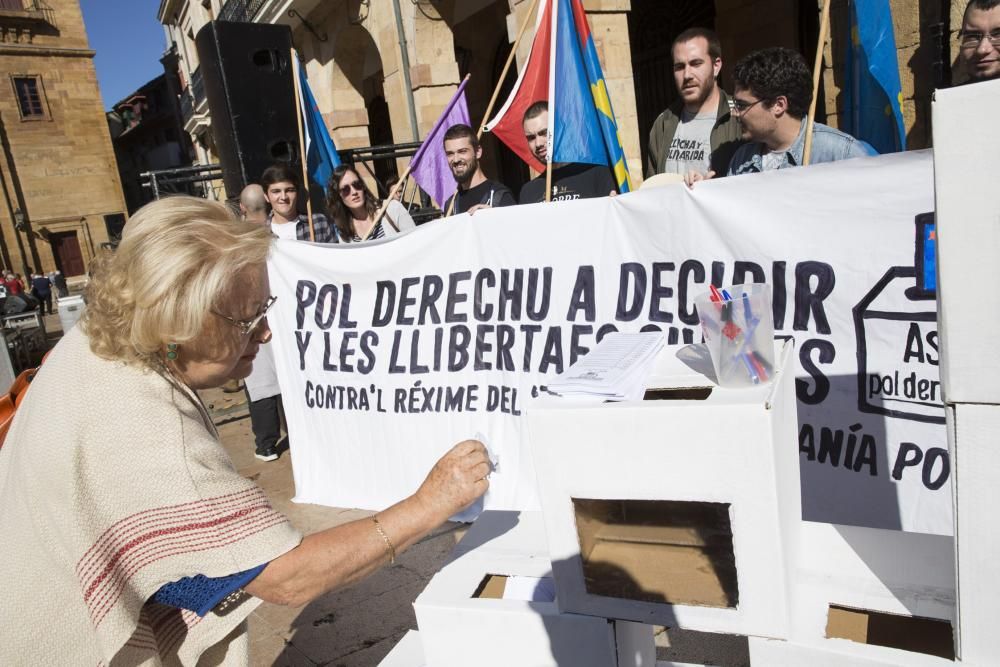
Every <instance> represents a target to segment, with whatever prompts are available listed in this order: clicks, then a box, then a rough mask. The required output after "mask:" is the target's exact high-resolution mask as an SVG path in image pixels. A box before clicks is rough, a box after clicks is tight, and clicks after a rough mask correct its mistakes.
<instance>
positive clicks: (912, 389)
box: [854, 266, 944, 424]
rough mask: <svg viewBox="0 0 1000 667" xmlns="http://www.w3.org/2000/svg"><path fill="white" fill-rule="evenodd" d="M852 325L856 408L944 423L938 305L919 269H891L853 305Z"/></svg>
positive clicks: (899, 267) (898, 267)
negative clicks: (855, 352) (926, 289)
mask: <svg viewBox="0 0 1000 667" xmlns="http://www.w3.org/2000/svg"><path fill="white" fill-rule="evenodd" d="M854 327H855V335H856V337H857V346H858V409H859V410H860V411H861V412H867V413H869V414H879V415H886V416H889V417H898V418H902V419H910V420H914V421H920V422H930V423H934V424H943V423H944V404H943V398H942V395H941V382H940V379H941V378H940V369H939V366H938V360H939V355H938V347H939V342H938V341H939V338H938V325H937V310H936V304H935V300H934V295H933V294H927V293H926V292H924V291H923V290H920V289H918V285H917V271H916V270H915V269H914V268H912V267H903V266H895V267H892V268H890V269H889V270H888V271H887V272H886V273H885V275H884V276H883V277H882V279H881V280H879V282H878V283H876V284H875V285H874V286H873V287H872V289H871V290H870V291H869V292H868V294H866V295H865V297H864V298H863V299H862V300H861V301H860V302H859V303H858V305H857V306H855V308H854ZM876 360H878V362H879V363H878V365H877V364H876Z"/></svg>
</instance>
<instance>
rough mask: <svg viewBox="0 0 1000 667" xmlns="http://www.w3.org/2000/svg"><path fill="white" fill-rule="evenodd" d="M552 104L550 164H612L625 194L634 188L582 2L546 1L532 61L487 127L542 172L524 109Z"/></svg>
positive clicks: (531, 56)
mask: <svg viewBox="0 0 1000 667" xmlns="http://www.w3.org/2000/svg"><path fill="white" fill-rule="evenodd" d="M542 100H547V101H548V104H549V127H548V137H549V151H548V160H549V161H551V162H584V163H587V164H603V165H608V166H609V167H611V169H612V170H613V171H614V175H615V180H616V181H617V183H618V189H619V191H620V192H628V191H629V190H630V189H631V187H632V182H631V178H630V176H629V172H628V166H627V165H626V164H625V151H624V150H623V149H622V143H621V138H620V137H619V135H618V124H617V123H616V122H615V114H614V110H613V109H612V107H611V98H610V97H608V89H607V86H606V85H605V83H604V73H603V72H602V71H601V63H600V61H599V60H598V58H597V49H596V47H595V46H594V38H593V36H592V35H591V34H590V25H589V24H588V23H587V15H586V13H585V12H584V10H583V3H582V2H581V0H542V4H541V8H540V9H539V13H538V23H537V25H536V27H535V39H534V41H533V42H532V45H531V54H530V55H529V56H528V62H527V63H526V64H525V66H524V68H523V69H522V70H521V72H520V74H519V75H518V78H517V83H516V84H515V85H514V90H513V91H512V92H511V94H510V97H509V98H507V101H506V102H505V103H504V105H503V107H501V109H500V111H499V112H498V113H497V115H496V117H495V118H494V119H493V120H491V121H490V122H489V123H488V124H487V126H486V129H487V130H488V131H490V132H492V133H493V134H495V135H496V136H497V137H498V138H499V139H500V140H501V141H503V142H504V143H505V144H507V146H509V147H510V149H511V150H512V151H514V152H515V153H516V154H517V155H518V156H519V157H520V158H521V159H522V160H524V161H525V162H527V163H528V164H529V165H531V166H532V167H534V168H535V169H536V170H538V171H542V170H544V169H545V166H546V165H544V164H542V163H541V162H539V161H538V159H536V158H535V156H534V155H533V154H532V152H531V150H530V149H529V148H528V144H527V142H526V141H525V139H524V130H523V129H522V127H521V121H522V119H523V117H524V112H525V110H526V109H527V108H528V107H529V106H531V105H532V104H534V103H535V102H539V101H542Z"/></svg>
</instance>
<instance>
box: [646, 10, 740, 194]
mask: <svg viewBox="0 0 1000 667" xmlns="http://www.w3.org/2000/svg"><path fill="white" fill-rule="evenodd" d="M672 51H673V59H674V83H676V85H677V92H678V93H680V99H679V100H678V101H677V102H676V103H675V104H673V105H672V106H671V107H670V108H668V109H667V110H666V111H664V112H663V113H661V114H660V115H659V117H657V119H656V121H654V122H653V128H652V130H650V132H649V151H648V154H647V158H646V177H647V178H648V177H650V176H653V175H654V174H662V173H675V174H682V175H684V180H685V181H686V182H687V183H688V185H690V184H691V183H693V182H694V181H698V180H702V179H703V178H711V177H712V176H715V175H719V176H724V175H725V174H726V172H727V171H728V169H729V161H730V160H731V159H732V157H733V153H735V152H736V149H737V148H739V147H740V145H741V144H742V143H743V142H742V141H741V139H740V136H741V130H740V125H739V121H738V120H737V119H736V116H735V115H734V114H733V113H732V103H731V102H730V100H729V96H728V95H726V93H725V91H723V90H722V88H720V87H719V85H718V83H717V81H716V79H717V78H718V76H719V71H720V70H721V69H722V46H721V45H720V44H719V37H718V35H716V34H715V32H713V31H711V30H708V29H707V28H690V29H688V30H685V31H684V32H682V33H681V34H680V35H678V36H677V39H675V40H674V44H673V49H672Z"/></svg>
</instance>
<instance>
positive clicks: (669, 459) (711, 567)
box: [527, 341, 801, 638]
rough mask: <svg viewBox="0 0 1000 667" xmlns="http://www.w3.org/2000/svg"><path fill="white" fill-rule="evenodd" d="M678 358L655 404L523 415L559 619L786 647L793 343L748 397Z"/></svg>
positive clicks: (550, 403)
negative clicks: (633, 624) (775, 641)
mask: <svg viewBox="0 0 1000 667" xmlns="http://www.w3.org/2000/svg"><path fill="white" fill-rule="evenodd" d="M685 349H689V348H685ZM677 354H678V352H677V350H676V348H675V349H666V350H664V351H662V352H661V353H660V355H659V357H658V358H657V369H656V371H655V372H654V374H653V378H652V380H651V383H650V384H649V385H648V386H650V387H654V388H656V390H655V391H654V390H651V391H649V392H647V394H646V396H647V399H650V398H655V399H657V400H644V401H641V402H631V403H607V404H594V403H589V404H585V403H580V402H572V401H569V400H565V399H545V400H540V401H537V402H536V403H534V404H532V405H531V406H529V408H528V412H527V419H528V426H529V429H530V437H531V451H532V455H533V458H534V462H535V468H536V474H537V479H538V489H539V495H540V498H541V504H542V510H543V515H544V517H545V524H546V529H547V536H548V542H549V554H550V557H551V559H552V568H553V574H554V577H555V585H556V592H557V600H558V603H559V608H560V610H562V611H564V612H573V613H578V614H590V615H594V616H604V617H607V618H614V619H626V620H631V621H637V622H641V623H652V624H658V625H666V626H669V627H680V628H685V629H692V630H699V631H707V632H723V633H729V634H742V635H757V636H762V637H771V638H786V637H787V635H788V631H789V617H788V616H789V610H788V599H789V595H790V592H789V579H788V577H789V568H788V567H787V563H788V562H789V561H790V560H792V559H794V554H791V553H789V551H790V550H791V548H792V547H791V546H790V545H795V544H797V542H796V540H795V539H794V535H795V534H796V532H797V531H798V529H799V527H800V524H801V497H800V489H799V454H798V444H797V439H796V433H797V419H796V403H795V391H794V379H795V378H794V376H793V371H792V368H793V365H792V359H793V356H794V355H793V344H792V342H791V341H787V342H785V343H784V344H783V345H782V347H781V349H780V350H779V351H778V354H777V355H775V356H776V359H777V360H778V361H777V362H776V369H775V370H776V373H775V377H774V379H773V381H772V382H771V383H770V384H766V385H760V386H757V387H752V388H744V389H725V388H721V387H718V386H716V385H714V384H713V383H711V382H710V381H709V380H707V379H706V377H705V376H704V375H701V374H699V373H696V372H694V371H692V370H691V368H689V367H688V366H687V365H685V364H683V363H681V361H680V360H679V359H678V358H677V356H676V355H677Z"/></svg>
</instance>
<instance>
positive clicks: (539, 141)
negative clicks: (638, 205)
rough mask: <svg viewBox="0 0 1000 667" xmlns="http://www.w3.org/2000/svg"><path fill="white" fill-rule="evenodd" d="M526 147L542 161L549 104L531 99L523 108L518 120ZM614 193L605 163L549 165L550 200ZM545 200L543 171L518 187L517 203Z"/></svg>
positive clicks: (604, 195)
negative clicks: (519, 120) (550, 175)
mask: <svg viewBox="0 0 1000 667" xmlns="http://www.w3.org/2000/svg"><path fill="white" fill-rule="evenodd" d="M522 127H523V128H524V138H525V140H527V142H528V148H530V149H531V152H532V153H533V154H534V155H535V157H536V158H538V160H539V161H540V162H542V163H544V162H545V161H546V159H547V158H548V154H549V148H548V145H549V130H548V128H549V104H548V102H544V101H542V102H535V103H534V104H532V105H531V106H530V107H528V109H527V110H526V111H525V112H524V119H523V121H522ZM617 193H618V188H617V187H616V186H615V177H614V174H612V173H611V169H610V168H609V167H607V166H603V165H596V164H583V163H580V162H564V163H559V164H553V165H552V201H565V200H568V199H590V198H592V197H607V196H608V195H613V194H617ZM543 201H545V174H542V175H541V176H539V177H537V178H534V179H532V180H530V181H528V182H527V183H525V184H524V187H522V188H521V197H520V198H519V200H518V203H520V204H536V203H538V202H543Z"/></svg>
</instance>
